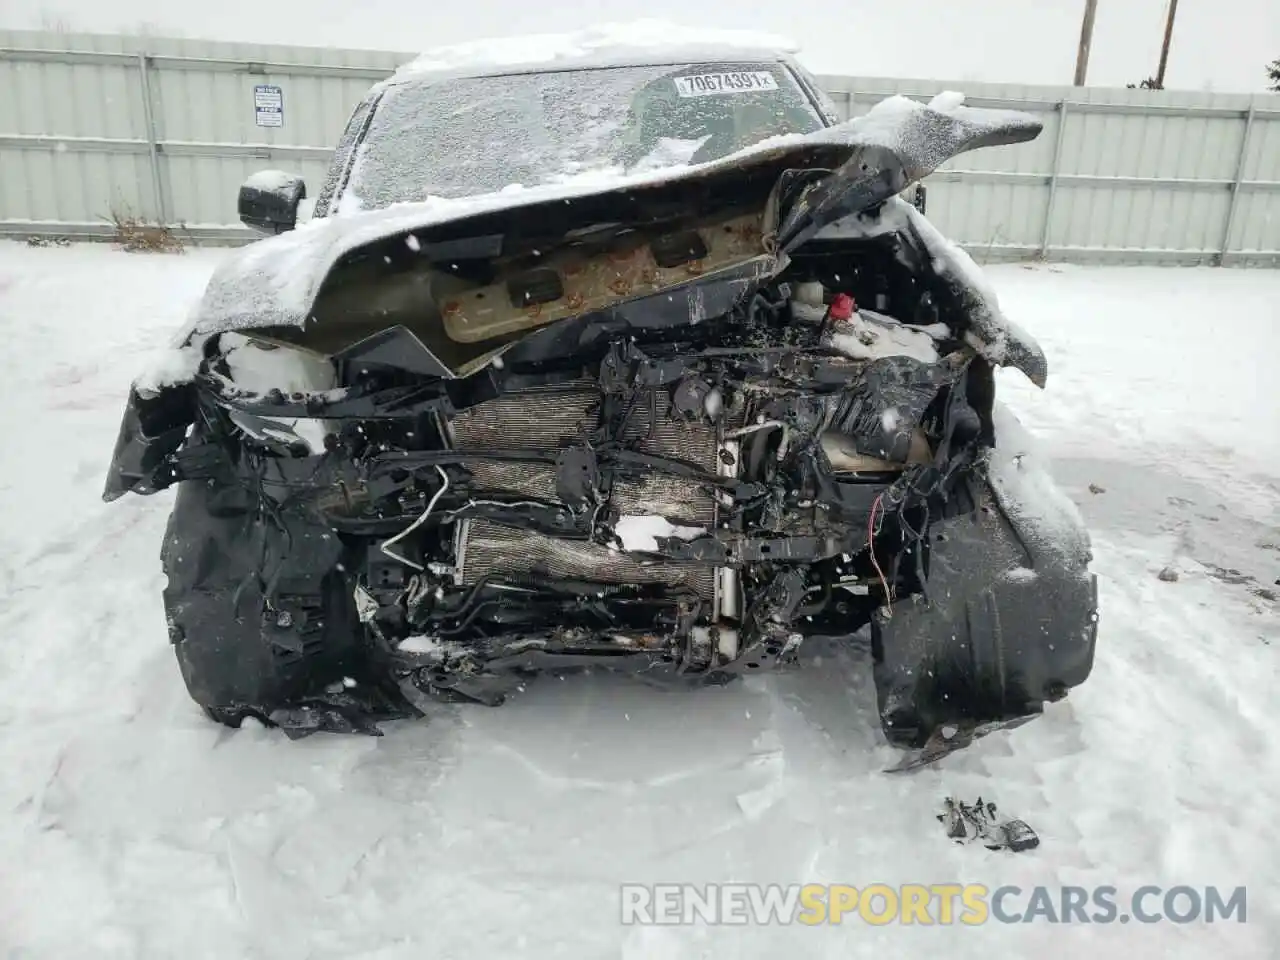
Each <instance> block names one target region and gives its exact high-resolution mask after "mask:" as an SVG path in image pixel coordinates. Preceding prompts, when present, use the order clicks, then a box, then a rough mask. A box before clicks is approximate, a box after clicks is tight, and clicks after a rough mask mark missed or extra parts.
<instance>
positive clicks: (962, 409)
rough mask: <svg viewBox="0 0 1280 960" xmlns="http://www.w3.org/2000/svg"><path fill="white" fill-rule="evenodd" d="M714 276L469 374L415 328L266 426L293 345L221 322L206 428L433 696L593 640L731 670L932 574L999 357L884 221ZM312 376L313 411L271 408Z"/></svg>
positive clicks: (343, 368) (789, 647)
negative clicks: (319, 406) (871, 230)
mask: <svg viewBox="0 0 1280 960" xmlns="http://www.w3.org/2000/svg"><path fill="white" fill-rule="evenodd" d="M686 236H687V234H686ZM685 242H686V243H687V242H688V241H687V240H686V241H685ZM758 242H759V241H758V236H757V244H758ZM632 250H635V246H634V244H633V245H632ZM851 250H852V251H853V252H852V253H851ZM758 252H759V248H758V246H757V247H756V248H755V249H751V250H743V251H741V255H740V257H739V260H740V261H741V260H743V259H746V260H748V261H749V262H752V261H751V259H750V258H751V256H753V255H755V254H757V253H758ZM616 259H617V258H616V257H615V258H614V260H615V261H616ZM730 266H732V265H730ZM464 272H465V271H464V270H463V269H462V268H458V269H457V273H464ZM585 272H587V273H588V275H589V274H590V271H589V270H588V271H585ZM698 272H699V273H700V271H698ZM722 278H723V271H713V272H712V273H711V275H710V277H709V278H707V279H706V280H701V279H700V280H697V281H692V282H690V283H689V284H686V285H685V286H683V287H676V288H665V287H664V288H663V290H662V291H661V292H659V293H658V294H657V296H656V299H658V300H661V301H663V303H664V305H674V309H669V310H664V309H656V310H648V309H644V308H645V307H646V306H647V305H648V302H649V301H648V300H646V299H639V300H635V301H632V303H631V305H630V308H629V309H628V311H627V313H626V316H625V319H623V320H621V321H620V319H619V316H618V314H617V312H616V311H614V312H605V313H600V312H596V313H588V314H585V315H581V316H579V317H576V318H568V319H566V320H562V321H560V322H552V323H549V324H544V323H542V322H536V323H533V322H530V323H528V325H527V326H529V327H533V328H534V329H533V332H532V333H526V334H525V335H524V336H523V337H521V338H519V339H518V340H516V341H514V342H511V343H509V344H504V346H503V349H502V350H501V351H500V352H499V353H491V354H488V355H487V356H488V358H487V361H486V363H485V365H484V366H482V367H481V368H480V369H478V370H474V371H473V372H472V373H471V374H469V375H467V376H456V375H453V376H437V375H435V374H436V373H438V372H441V371H438V370H437V363H439V361H440V358H439V357H438V356H436V355H435V353H434V352H433V351H432V350H431V349H430V348H429V347H428V346H427V345H426V344H425V343H424V338H421V337H419V336H417V335H416V334H414V333H412V332H410V331H409V330H407V329H406V328H405V327H399V328H396V329H394V330H391V331H387V332H386V333H385V334H384V335H381V336H377V337H373V338H368V339H366V340H364V341H359V342H357V343H356V344H354V345H347V346H344V347H343V348H342V349H341V350H339V352H338V353H337V354H336V356H335V357H334V361H335V362H334V365H333V366H332V367H330V368H329V370H330V371H332V370H335V369H336V376H333V374H332V373H331V372H324V371H325V369H326V368H325V367H324V365H323V364H322V365H320V367H319V368H317V369H318V370H320V371H321V373H320V376H319V378H318V379H317V378H316V377H315V372H314V371H312V373H311V374H309V375H310V376H312V379H311V380H310V381H309V383H308V382H307V381H306V377H305V376H304V377H303V379H302V382H301V383H295V384H294V385H295V386H309V387H310V390H311V393H310V394H306V393H303V392H299V393H297V394H294V395H293V396H292V397H291V398H290V397H286V396H284V395H283V393H281V392H280V391H277V395H275V396H271V395H268V397H267V398H266V401H265V403H266V405H267V407H269V408H270V409H271V410H272V414H273V415H272V416H269V417H267V416H263V415H262V413H261V412H259V411H262V410H263V409H264V400H263V399H262V396H261V395H260V394H246V393H245V392H244V391H243V390H242V389H240V388H241V387H243V385H244V383H245V382H247V381H249V380H250V379H252V378H253V376H255V375H256V376H257V377H258V378H259V379H261V380H263V382H276V383H280V382H285V381H288V380H289V379H290V377H289V375H290V372H291V371H294V372H296V363H297V356H296V355H297V354H299V353H300V352H301V350H302V349H303V348H300V347H299V346H298V345H296V344H295V345H289V344H286V343H285V342H282V341H275V340H272V339H270V338H269V337H268V338H264V339H258V338H255V337H254V336H253V335H252V334H249V335H246V336H240V335H234V334H232V335H223V337H222V341H223V343H222V345H221V346H220V347H219V351H220V352H218V353H216V354H215V355H214V357H213V359H212V361H211V362H210V364H209V371H210V375H211V377H212V378H213V382H216V383H218V384H219V387H220V389H219V390H218V391H217V392H216V393H215V394H210V395H209V397H210V400H209V402H208V403H207V404H206V406H207V407H208V410H209V422H210V423H211V424H216V425H218V426H217V427H216V432H219V433H221V432H224V431H225V432H226V433H228V434H231V435H233V436H234V438H235V440H236V443H237V448H238V450H239V451H240V456H241V457H242V458H243V459H242V462H241V465H240V472H241V474H242V475H247V476H251V477H253V480H254V483H255V484H257V485H259V486H260V489H261V491H262V492H263V493H264V494H265V495H266V496H268V497H270V498H272V499H274V500H275V501H276V503H277V504H292V503H295V502H297V500H298V498H300V497H301V498H303V499H310V500H311V502H312V505H313V507H314V509H316V510H318V511H319V512H320V514H321V515H322V516H323V518H324V523H325V524H327V525H328V526H329V527H330V528H331V529H332V531H333V532H334V533H335V534H336V535H337V537H338V538H339V539H340V540H341V542H342V545H343V550H344V554H345V555H348V556H349V557H350V558H351V559H350V562H349V563H346V564H344V566H345V569H346V571H347V573H348V575H349V576H350V577H351V579H352V581H353V585H352V592H353V597H354V601H355V609H356V610H357V612H358V616H359V619H360V621H361V623H362V624H363V627H364V629H365V630H367V631H368V632H369V634H370V635H371V636H372V637H373V638H375V640H376V643H377V644H378V646H379V649H380V653H381V655H382V656H384V657H385V658H387V660H388V661H389V662H390V663H393V664H395V665H396V669H397V670H398V671H399V672H400V674H401V676H402V677H410V678H412V682H413V683H414V684H415V685H416V686H417V687H418V688H420V689H422V690H425V691H427V692H429V693H431V694H437V695H438V694H440V693H442V692H447V693H448V694H449V695H451V696H456V697H462V698H467V699H475V700H478V701H481V702H485V703H499V702H501V700H502V699H503V697H504V696H505V695H506V694H507V693H508V692H509V691H510V690H511V689H513V688H514V687H515V686H517V685H518V684H519V683H521V682H522V678H523V677H524V676H525V674H526V672H527V671H530V670H537V669H543V668H557V669H558V668H564V667H576V666H586V665H590V664H591V663H593V662H597V661H599V660H600V659H601V658H608V659H609V661H610V665H611V666H614V667H617V666H619V665H621V664H622V663H623V662H624V661H628V666H627V669H631V670H634V671H635V672H640V673H643V674H645V675H646V677H649V678H653V677H654V676H655V675H657V674H666V675H669V676H670V677H671V678H672V679H677V680H694V681H696V682H725V681H727V680H728V679H729V678H730V677H731V676H732V675H734V674H736V673H740V672H744V671H757V670H761V669H769V668H772V667H774V666H776V665H779V664H783V663H787V662H790V661H792V660H794V658H795V655H796V652H797V651H798V649H799V648H800V646H801V644H802V642H803V640H804V638H805V637H806V636H808V635H829V636H847V635H851V634H852V633H854V632H856V631H857V630H859V629H861V628H863V627H865V626H866V625H867V624H868V623H870V622H871V619H872V615H873V613H874V611H876V610H877V609H879V608H887V607H889V606H891V605H892V603H893V602H894V601H895V600H896V599H897V598H899V597H905V596H909V595H910V594H912V593H913V592H916V591H918V590H919V587H920V584H921V583H922V582H923V580H924V577H925V572H926V568H927V564H928V559H929V546H928V541H927V538H926V537H925V536H923V532H924V531H925V530H926V529H927V528H928V526H929V520H928V518H929V516H930V514H931V513H934V514H937V515H942V514H943V513H945V511H946V510H947V504H948V502H949V500H950V499H951V498H953V497H954V496H955V491H956V489H957V488H958V487H961V486H964V485H965V484H964V478H965V476H966V474H967V473H968V472H969V471H970V470H971V469H972V467H973V466H974V464H975V463H976V462H977V460H978V457H979V453H980V449H981V446H982V441H983V438H984V435H985V436H986V437H987V442H989V435H990V426H989V412H990V411H989V404H990V395H991V368H990V365H989V364H987V363H986V362H985V361H984V360H983V359H982V358H981V357H980V356H978V355H977V354H976V352H975V351H974V350H973V349H972V348H971V347H970V346H968V345H967V344H966V343H965V342H964V341H963V339H961V338H958V337H956V336H955V335H953V334H952V332H951V330H952V327H951V326H949V325H948V323H947V319H948V316H947V312H946V310H945V308H943V307H940V306H939V304H938V302H937V300H936V298H935V297H936V295H935V293H934V292H933V291H931V289H930V288H929V286H928V285H927V284H926V283H922V282H921V280H920V278H919V276H918V275H914V274H913V273H912V272H911V271H910V270H909V269H908V268H907V267H906V266H905V265H904V263H903V257H902V256H901V254H900V251H899V250H898V249H897V245H896V243H895V242H894V241H893V240H892V239H890V240H888V241H885V240H878V241H868V242H864V243H860V244H850V243H849V242H847V241H844V242H839V243H835V244H832V245H831V248H830V249H823V245H821V244H817V245H814V252H806V253H805V254H803V255H800V256H796V257H793V258H791V259H790V261H789V262H788V264H787V266H786V268H785V269H784V270H783V271H782V272H781V273H779V274H778V275H777V276H776V277H774V278H769V279H767V280H766V281H765V282H760V283H753V284H751V286H750V288H749V293H748V294H747V295H746V296H742V297H738V298H737V302H736V303H734V304H733V305H732V306H731V307H730V308H729V309H728V310H727V311H725V312H724V313H722V314H719V315H716V316H710V317H704V316H701V315H700V314H699V313H698V312H696V311H695V312H693V313H692V315H691V311H690V309H689V306H688V305H689V304H690V303H701V304H704V305H705V304H706V303H707V302H708V301H709V300H711V299H714V297H708V296H707V295H706V294H707V286H706V285H705V284H709V283H714V284H717V285H720V286H724V285H726V281H724V280H723V279H722ZM728 283H731V284H734V285H735V286H741V285H743V284H742V281H738V280H732V281H728ZM492 286H493V285H492V284H484V285H479V286H476V287H473V288H472V289H473V290H479V291H484V290H486V289H492ZM670 289H675V290H676V292H677V294H678V295H677V296H671V295H669V294H668V291H669V290H670ZM732 292H733V291H731V293H732ZM664 294H667V295H666V296H664ZM475 296H476V294H475V293H473V294H472V296H471V298H470V300H471V302H472V303H474V302H475ZM512 299H513V300H514V299H515V298H514V297H513V298H512ZM649 299H650V300H651V299H655V297H653V295H651V296H650V298H649ZM863 304H866V306H862V305H863ZM904 315H905V316H906V317H908V318H909V321H910V322H905V323H904V322H902V321H901V320H899V319H898V317H899V316H904ZM504 324H505V326H504ZM496 325H497V327H498V328H500V329H498V330H497V332H496V334H495V336H497V337H498V338H499V339H501V338H503V337H504V336H506V335H507V334H509V333H510V332H511V329H510V327H511V320H510V319H509V318H508V319H506V320H502V319H499V320H498V321H497V322H496ZM437 330H438V328H437ZM446 335H447V331H446ZM439 338H440V333H439V332H437V333H436V334H435V335H434V340H433V341H432V342H435V341H438V340H439ZM228 346H229V348H230V349H227V348H228ZM308 346H313V344H308ZM247 354H248V355H252V354H256V356H246V355H247ZM440 365H443V364H440ZM273 367H275V368H276V369H272V368H273ZM295 379H296V378H295ZM335 388H336V390H335ZM326 390H327V391H328V392H329V394H330V395H333V394H334V393H335V392H336V394H338V395H340V397H341V398H340V399H337V400H334V401H332V402H326V403H325V404H324V416H323V418H322V419H319V418H314V417H306V416H298V417H292V416H281V412H282V411H287V408H288V407H289V402H288V401H289V400H293V401H295V406H296V405H297V402H300V403H301V405H302V406H303V407H306V406H307V405H308V397H309V398H310V406H311V407H315V406H316V404H315V402H314V398H315V397H317V396H325V393H324V392H323V391H326ZM282 401H285V402H283V403H282ZM291 412H294V413H301V412H306V411H305V410H300V409H298V410H293V411H291ZM312 412H314V411H312ZM317 424H319V425H320V426H319V427H317V426H316V425H317ZM304 476H305V480H304V479H303V477H304ZM971 496H972V495H970V497H971Z"/></svg>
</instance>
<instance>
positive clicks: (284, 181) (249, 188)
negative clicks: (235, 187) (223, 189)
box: [236, 170, 307, 234]
mask: <svg viewBox="0 0 1280 960" xmlns="http://www.w3.org/2000/svg"><path fill="white" fill-rule="evenodd" d="M306 196H307V185H306V183H305V182H303V179H302V178H301V177H299V176H295V175H294V174H292V173H285V172H284V171H283V170H262V171H259V172H258V173H255V174H254V175H253V176H251V177H250V178H249V179H248V180H246V181H245V182H244V183H243V185H241V187H240V197H239V200H238V202H237V204H236V206H237V209H238V212H239V214H240V222H241V223H243V224H244V225H245V226H246V227H249V228H251V229H253V230H257V231H258V232H260V233H268V234H275V233H285V232H287V231H289V230H292V229H293V228H294V227H296V226H297V225H298V205H299V204H300V203H301V202H302V201H303V200H304V199H305V198H306Z"/></svg>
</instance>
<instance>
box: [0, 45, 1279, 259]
mask: <svg viewBox="0 0 1280 960" xmlns="http://www.w3.org/2000/svg"><path fill="white" fill-rule="evenodd" d="M409 56H410V55H409V54H405V53H389V52H386V51H381V52H379V51H356V50H332V49H320V48H295V47H276V46H262V45H257V44H238V43H215V42H209V41H199V40H177V39H165V38H155V37H139V36H114V35H90V34H71V33H65V34H64V33H41V32H27V31H9V32H5V31H0V234H8V235H17V236H26V235H74V236H108V235H110V234H111V232H112V227H111V225H110V222H109V221H110V219H111V217H112V216H113V214H119V215H123V216H134V217H139V218H141V219H144V220H147V221H151V222H162V223H166V224H169V225H172V226H179V225H180V226H181V228H182V229H183V230H185V231H186V232H187V236H189V237H190V238H192V239H194V240H206V241H238V240H243V239H247V238H248V237H249V236H250V235H249V234H247V232H246V231H244V230H243V229H242V228H240V227H238V226H236V225H235V219H236V217H235V195H236V191H237V188H238V187H239V184H240V183H241V181H242V180H244V178H245V177H246V176H248V175H249V174H250V173H252V172H254V171H255V170H258V169H261V168H264V167H282V168H285V169H290V170H294V171H297V172H300V173H302V174H303V175H304V176H305V177H306V178H307V181H308V183H309V184H311V185H312V186H313V187H315V186H318V185H319V183H320V181H321V180H322V179H323V176H324V172H325V170H326V167H327V163H328V158H329V155H330V152H331V149H332V146H333V144H334V143H336V141H337V138H338V135H339V134H340V132H341V130H342V127H343V125H344V123H345V121H346V117H347V113H348V112H349V111H350V109H351V107H352V106H353V105H354V104H355V103H356V101H357V100H359V98H360V97H361V96H362V95H363V93H364V92H365V90H366V89H367V88H368V87H369V85H370V84H372V83H373V82H374V81H376V80H379V79H381V78H383V77H385V76H386V75H387V74H388V73H389V72H390V71H391V70H392V69H394V67H395V66H396V65H397V64H399V63H402V62H404V61H405V60H406V59H408V58H409ZM820 79H821V81H822V83H823V85H824V86H825V87H826V89H827V90H828V91H829V92H830V93H831V95H832V97H833V98H834V99H835V100H836V103H837V105H839V106H840V107H841V108H842V109H843V110H844V111H845V112H846V113H847V114H848V115H855V114H859V113H862V112H865V111H866V110H867V109H869V108H870V106H871V105H872V104H873V103H875V102H876V101H877V100H879V99H880V98H882V97H884V96H887V95H890V94H893V93H904V94H907V95H909V96H921V97H927V96H931V95H933V94H934V93H937V92H938V91H940V90H944V89H959V90H962V91H964V92H965V93H966V94H967V97H968V102H969V103H971V104H973V105H975V106H996V107H1014V108H1018V109H1023V110H1028V111H1032V112H1036V113H1040V114H1042V115H1044V118H1045V132H1044V133H1043V134H1042V135H1041V136H1040V138H1039V139H1038V140H1036V141H1035V142H1034V143H1031V144H1026V145H1022V146H1017V147H1000V148H994V149H991V150H984V151H978V152H976V153H972V154H968V155H966V156H963V157H960V158H957V160H955V161H953V162H952V163H950V164H948V165H947V166H945V167H944V168H943V169H942V170H940V171H939V172H938V173H936V174H934V175H933V176H932V177H931V178H930V179H929V181H928V185H929V188H930V193H929V214H930V217H931V218H932V219H933V220H934V221H935V222H937V224H938V226H939V227H940V228H941V229H942V230H943V231H944V232H945V233H947V234H949V235H950V236H952V237H954V238H956V239H958V240H960V241H961V242H962V243H963V244H964V245H965V246H966V247H968V248H969V249H970V250H971V251H972V252H973V253H975V254H976V255H977V256H978V257H979V258H981V259H1007V258H1020V257H1035V256H1042V257H1047V258H1050V259H1066V260H1075V261H1104V262H1169V263H1226V264H1258V265H1268V266H1277V265H1280V96H1273V95H1267V94H1259V95H1257V96H1249V95H1233V94H1209V93H1191V92H1176V91H1165V92H1150V91H1144V90H1111V89H1094V88H1086V89H1078V88H1073V87H1030V86H1016V85H1004V84H985V83H943V82H939V81H924V80H890V79H883V78H863V77H822V78H820Z"/></svg>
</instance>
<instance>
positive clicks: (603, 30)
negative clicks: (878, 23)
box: [390, 19, 799, 82]
mask: <svg viewBox="0 0 1280 960" xmlns="http://www.w3.org/2000/svg"><path fill="white" fill-rule="evenodd" d="M798 50H799V47H798V45H797V44H796V43H795V42H794V41H792V40H790V39H789V38H787V37H781V36H777V35H774V34H768V33H760V32H757V31H753V30H731V29H714V28H706V27H689V26H682V25H680V24H677V23H671V22H668V21H665V20H658V19H643V20H634V21H629V22H619V23H603V24H598V25H596V26H593V27H589V28H587V29H585V30H579V31H576V32H573V33H543V34H532V35H527V36H520V37H492V38H487V39H480V40H472V41H468V42H466V43H458V44H453V45H450V46H443V47H435V48H433V49H431V50H427V51H425V52H424V53H422V54H420V55H419V56H418V57H416V58H414V59H413V60H411V61H409V62H408V63H406V64H405V65H404V66H402V67H400V69H399V70H397V71H396V73H395V74H394V75H393V77H392V78H391V81H390V82H395V80H396V79H397V78H399V79H403V78H404V77H405V76H407V75H414V76H417V75H420V74H423V73H431V74H436V73H438V74H443V75H448V76H458V75H464V74H465V75H481V74H485V73H492V72H499V73H500V72H503V71H504V70H506V69H511V68H528V67H554V68H557V69H560V68H562V67H581V66H585V65H588V64H591V65H595V64H600V63H630V62H635V61H636V60H638V59H643V58H646V57H653V56H654V55H655V54H660V55H662V56H666V55H668V54H670V55H671V56H672V58H673V59H680V58H681V57H685V58H687V57H688V56H689V54H690V53H691V52H696V54H697V58H698V59H701V58H702V57H703V56H704V55H710V54H715V55H720V54H730V55H732V54H735V53H736V54H737V55H739V56H741V55H743V54H744V53H750V54H754V55H755V56H761V55H765V56H772V57H776V56H778V55H780V54H790V53H795V52H797V51H798Z"/></svg>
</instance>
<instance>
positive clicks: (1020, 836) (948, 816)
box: [938, 797, 1040, 853]
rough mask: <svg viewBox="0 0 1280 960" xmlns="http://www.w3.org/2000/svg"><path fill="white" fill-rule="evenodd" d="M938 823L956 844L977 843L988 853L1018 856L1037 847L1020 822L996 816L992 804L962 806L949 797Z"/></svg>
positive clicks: (1034, 836)
mask: <svg viewBox="0 0 1280 960" xmlns="http://www.w3.org/2000/svg"><path fill="white" fill-rule="evenodd" d="M938 820H939V822H941V823H942V824H943V826H944V827H945V828H946V831H947V836H948V837H950V838H951V839H952V840H954V841H956V842H957V843H972V842H974V841H978V842H980V843H981V844H982V845H983V846H984V847H986V848H987V849H988V850H1009V851H1010V852H1012V853H1022V852H1023V851H1026V850H1034V849H1035V848H1036V847H1038V846H1040V837H1039V836H1037V834H1036V832H1035V831H1034V830H1032V829H1031V827H1030V826H1028V825H1027V823H1026V822H1025V821H1023V820H1015V819H1008V818H1004V817H1000V816H999V815H998V814H997V813H996V805H995V804H994V803H990V802H984V801H983V799H982V798H981V797H979V798H978V799H977V802H975V803H965V802H963V801H958V800H956V799H954V798H953V797H947V799H946V800H944V801H943V810H942V813H940V814H938Z"/></svg>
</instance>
